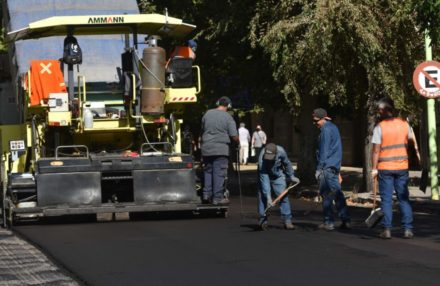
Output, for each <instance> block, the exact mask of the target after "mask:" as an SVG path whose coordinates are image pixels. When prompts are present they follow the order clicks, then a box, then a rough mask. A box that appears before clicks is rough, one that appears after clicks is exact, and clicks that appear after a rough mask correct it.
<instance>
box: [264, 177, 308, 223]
mask: <svg viewBox="0 0 440 286" xmlns="http://www.w3.org/2000/svg"><path fill="white" fill-rule="evenodd" d="M299 183H300V182H298V183H296V184H292V185H290V186H288V187H287V188H286V189H285V190H284V191H283V192H282V193H281V194H279V196H278V197H276V199H275V200H273V201H272V202H271V203H268V206H267V207H266V209H265V210H264V217H267V212H268V211H269V210H270V209H271V208H273V207H274V206H276V205H277V204H278V203H279V202H280V201H281V200H282V199H283V198H284V197H285V196H286V195H287V194H288V193H289V191H290V190H291V189H293V188H294V187H296V186H297V185H298V184H299ZM264 222H265V220H262V222H261V223H260V227H261V226H262V225H263V223H264Z"/></svg>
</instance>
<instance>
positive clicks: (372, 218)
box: [365, 178, 384, 228]
mask: <svg viewBox="0 0 440 286" xmlns="http://www.w3.org/2000/svg"><path fill="white" fill-rule="evenodd" d="M376 195H377V178H374V182H373V209H372V210H371V214H370V215H369V216H368V217H367V219H366V220H365V224H366V225H367V226H368V227H369V228H373V227H375V226H376V225H377V224H378V223H379V222H380V221H381V220H382V218H383V216H384V213H383V211H382V209H381V208H376Z"/></svg>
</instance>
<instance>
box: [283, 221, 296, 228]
mask: <svg viewBox="0 0 440 286" xmlns="http://www.w3.org/2000/svg"><path fill="white" fill-rule="evenodd" d="M284 229H286V230H292V229H295V226H294V225H293V223H292V222H291V221H286V222H285V223H284Z"/></svg>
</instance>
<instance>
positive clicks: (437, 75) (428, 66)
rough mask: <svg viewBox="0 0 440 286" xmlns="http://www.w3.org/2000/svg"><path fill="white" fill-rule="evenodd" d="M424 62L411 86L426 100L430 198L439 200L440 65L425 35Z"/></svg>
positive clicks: (427, 36) (428, 38)
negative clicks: (439, 104)
mask: <svg viewBox="0 0 440 286" xmlns="http://www.w3.org/2000/svg"><path fill="white" fill-rule="evenodd" d="M425 53H426V62H424V63H421V64H420V65H419V66H418V67H417V68H416V70H415V71H414V74H413V84H414V87H415V88H416V90H417V92H418V93H420V94H421V95H422V96H424V97H426V98H428V99H427V103H426V104H427V117H428V136H429V138H428V145H429V165H430V173H431V198H432V200H439V185H438V162H437V130H436V122H437V121H436V115H435V98H438V97H440V63H439V62H434V61H432V49H431V38H430V37H429V35H428V33H426V35H425Z"/></svg>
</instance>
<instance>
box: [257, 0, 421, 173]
mask: <svg viewBox="0 0 440 286" xmlns="http://www.w3.org/2000/svg"><path fill="white" fill-rule="evenodd" d="M411 4H412V2H410V1H399V0H389V1H381V0H259V1H257V8H256V13H255V16H254V17H253V19H252V22H251V40H252V43H253V46H255V47H258V46H259V47H261V48H262V49H263V50H264V51H265V52H266V53H267V54H268V55H269V56H270V59H271V64H272V66H273V77H274V78H275V79H276V80H277V81H278V82H279V83H280V84H281V85H282V86H283V88H282V92H283V94H284V95H285V98H286V100H287V101H288V102H289V104H290V106H291V108H292V111H293V112H294V113H299V115H300V124H301V127H300V128H299V129H300V131H301V137H302V138H301V139H302V144H301V146H300V148H301V150H302V152H301V155H300V156H301V157H300V161H299V163H298V164H299V169H300V172H301V173H302V175H303V176H305V177H307V178H309V179H310V180H311V179H312V176H311V174H312V173H313V172H312V170H313V167H314V166H313V164H311V163H310V158H312V157H313V150H311V148H310V146H313V144H312V143H313V138H314V136H313V134H312V133H311V132H310V130H312V129H311V128H312V126H311V124H310V123H307V122H308V121H310V114H311V112H312V109H313V108H314V107H316V106H317V105H323V106H340V107H345V108H346V109H347V108H348V109H349V110H350V111H351V113H352V114H353V113H354V114H359V113H361V114H364V115H365V116H364V117H362V118H359V121H360V125H362V121H364V126H365V127H366V128H365V129H366V133H365V135H366V136H367V135H368V134H369V133H370V132H371V129H372V127H373V124H374V108H373V107H374V106H373V103H374V100H375V99H377V98H379V97H382V96H390V97H392V98H393V99H395V101H396V105H397V107H398V108H400V109H402V110H403V111H404V112H407V113H413V114H418V113H419V109H418V108H417V105H415V103H416V102H417V101H418V100H419V97H418V96H417V95H416V94H415V92H414V91H413V88H412V84H411V82H412V81H411V77H412V72H413V69H414V67H415V66H416V63H417V62H418V61H419V60H420V59H422V56H421V52H423V48H422V44H423V37H422V35H421V34H420V33H418V31H417V29H416V22H415V19H414V13H413V12H412V10H411ZM366 138H367V137H366ZM367 153H368V152H366V159H367V160H366V162H368V161H369V159H368V158H367Z"/></svg>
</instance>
